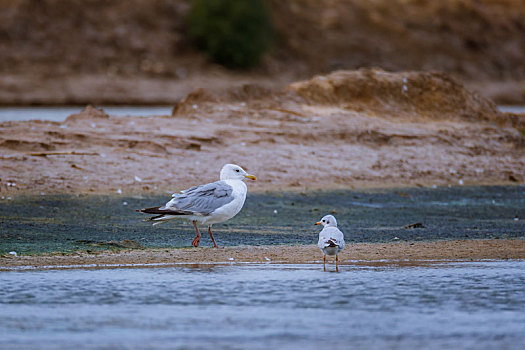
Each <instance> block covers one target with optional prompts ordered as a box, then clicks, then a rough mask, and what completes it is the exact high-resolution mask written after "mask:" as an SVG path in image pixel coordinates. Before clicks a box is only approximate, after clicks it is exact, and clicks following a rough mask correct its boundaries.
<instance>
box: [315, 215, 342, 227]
mask: <svg viewBox="0 0 525 350" xmlns="http://www.w3.org/2000/svg"><path fill="white" fill-rule="evenodd" d="M315 224H316V225H323V226H324V227H337V220H336V219H335V217H334V216H333V215H325V216H323V218H322V219H321V221H318V222H316V223H315Z"/></svg>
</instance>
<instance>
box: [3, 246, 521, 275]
mask: <svg viewBox="0 0 525 350" xmlns="http://www.w3.org/2000/svg"><path fill="white" fill-rule="evenodd" d="M339 258H340V263H341V264H343V265H344V264H372V265H373V264H401V265H418V264H424V263H431V262H439V261H444V260H447V261H451V260H452V261H460V260H469V261H471V260H485V259H525V240H523V239H512V240H469V241H440V242H425V243H422V242H414V243H409V242H400V243H373V244H369V243H368V244H367V243H357V244H352V245H348V246H347V248H346V249H345V250H343V251H342V252H341V253H340V255H339ZM319 261H321V263H322V253H321V252H320V250H319V248H317V246H314V245H307V246H273V247H272V246H265V247H254V246H242V247H228V248H218V249H215V248H184V249H153V250H128V251H119V252H103V253H99V254H87V253H76V254H71V255H43V256H21V257H12V256H3V257H0V270H2V269H6V268H13V267H31V266H32V267H37V268H38V267H44V266H46V267H50V266H56V267H68V266H72V265H118V264H180V263H182V264H199V263H232V262H233V263H236V262H258V263H286V264H304V263H312V262H319ZM330 261H331V260H330ZM91 267H96V266H91ZM100 267H103V266H100Z"/></svg>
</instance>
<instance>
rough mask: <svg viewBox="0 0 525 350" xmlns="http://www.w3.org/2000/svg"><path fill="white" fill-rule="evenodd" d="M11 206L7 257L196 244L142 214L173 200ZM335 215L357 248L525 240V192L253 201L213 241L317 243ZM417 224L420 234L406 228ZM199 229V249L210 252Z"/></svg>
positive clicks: (6, 208)
mask: <svg viewBox="0 0 525 350" xmlns="http://www.w3.org/2000/svg"><path fill="white" fill-rule="evenodd" d="M12 197H13V198H12V199H11V200H7V199H2V200H0V254H7V253H9V252H11V251H14V252H17V253H18V254H39V253H49V252H73V251H77V250H89V251H97V250H107V249H121V248H165V247H166V248H167V247H170V248H173V247H188V246H190V244H191V241H192V239H193V237H194V235H195V233H194V229H193V226H192V225H191V223H186V222H183V221H172V222H169V223H166V224H163V225H158V226H155V227H153V226H151V224H150V223H147V222H142V221H141V220H142V219H144V218H145V217H147V216H145V215H143V214H140V213H136V212H135V209H137V208H143V207H149V206H155V205H159V204H162V203H165V202H166V201H168V200H169V196H167V195H155V196H153V195H152V196H140V197H126V196H118V195H111V196H101V195H49V196H48V195H45V196H12ZM328 213H333V214H334V215H335V216H336V218H337V220H338V223H339V227H340V228H341V229H342V230H343V232H344V233H345V239H346V241H347V242H350V243H352V242H394V241H427V240H443V239H486V238H496V239H504V238H516V237H521V238H525V186H483V187H452V188H449V187H439V188H406V189H377V190H345V191H330V192H311V193H307V194H299V193H288V192H285V193H267V194H249V195H248V198H247V200H246V204H245V206H244V208H243V210H242V211H241V212H240V213H239V214H238V215H237V216H236V217H235V218H233V219H231V220H229V221H228V222H226V223H223V224H217V225H214V234H215V238H216V240H217V242H218V244H219V245H222V246H237V245H279V244H313V243H315V242H316V241H317V233H318V232H319V227H318V226H314V224H315V222H316V221H318V220H319V219H320V218H321V217H322V216H323V215H325V214H328ZM416 223H421V224H422V226H423V227H420V225H414V226H413V227H414V228H409V227H408V228H407V227H406V226H407V225H411V224H416ZM201 227H202V231H203V232H202V233H203V239H202V240H201V245H203V246H211V241H210V239H209V237H208V236H207V234H206V227H205V226H201Z"/></svg>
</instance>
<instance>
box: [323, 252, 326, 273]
mask: <svg viewBox="0 0 525 350" xmlns="http://www.w3.org/2000/svg"><path fill="white" fill-rule="evenodd" d="M323 271H326V255H323Z"/></svg>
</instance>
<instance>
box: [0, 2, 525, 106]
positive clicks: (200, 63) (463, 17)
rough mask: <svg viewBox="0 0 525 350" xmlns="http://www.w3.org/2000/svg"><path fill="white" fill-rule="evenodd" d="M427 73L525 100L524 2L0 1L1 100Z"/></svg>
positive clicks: (83, 98) (156, 96)
mask: <svg viewBox="0 0 525 350" xmlns="http://www.w3.org/2000/svg"><path fill="white" fill-rule="evenodd" d="M362 67H380V68H383V69H385V70H389V71H403V70H437V71H444V72H447V73H449V74H451V75H453V76H455V77H456V78H459V79H460V80H461V81H463V82H464V83H465V84H467V85H468V86H469V87H471V88H473V89H475V90H477V91H478V92H480V93H481V94H482V95H484V96H487V97H489V98H492V99H493V100H495V101H496V102H497V103H499V104H523V103H525V83H524V81H525V2H524V1H522V0H439V1H433V0H339V1H338V0H287V1H281V0H213V1H211V0H195V1H189V0H188V1H183V0H112V1H104V0H82V1H81V0H1V1H0V104H3V105H61V104H87V103H95V104H128V105H129V104H170V103H173V102H175V101H177V100H180V99H181V98H183V97H184V96H185V95H186V94H187V93H188V92H190V91H192V90H194V89H196V88H199V87H206V88H208V89H211V90H221V89H224V88H226V87H230V86H233V85H238V84H244V83H258V84H261V85H264V86H268V87H275V88H278V87H281V86H283V85H284V84H286V83H289V82H291V81H295V80H298V79H304V78H309V77H311V76H312V75H314V74H325V73H328V72H331V71H333V70H339V69H358V68H362Z"/></svg>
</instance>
